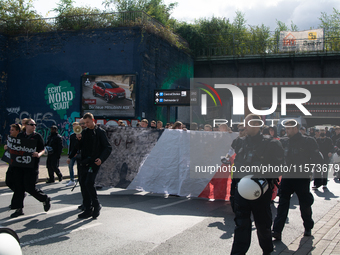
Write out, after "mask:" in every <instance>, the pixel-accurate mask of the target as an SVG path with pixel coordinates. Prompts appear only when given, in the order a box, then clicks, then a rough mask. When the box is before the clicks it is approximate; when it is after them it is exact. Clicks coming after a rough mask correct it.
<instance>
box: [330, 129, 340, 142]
mask: <svg viewBox="0 0 340 255" xmlns="http://www.w3.org/2000/svg"><path fill="white" fill-rule="evenodd" d="M334 132H335V134H334V135H333V136H332V142H333V144H334V145H335V144H336V141H337V140H338V139H340V126H336V127H334Z"/></svg>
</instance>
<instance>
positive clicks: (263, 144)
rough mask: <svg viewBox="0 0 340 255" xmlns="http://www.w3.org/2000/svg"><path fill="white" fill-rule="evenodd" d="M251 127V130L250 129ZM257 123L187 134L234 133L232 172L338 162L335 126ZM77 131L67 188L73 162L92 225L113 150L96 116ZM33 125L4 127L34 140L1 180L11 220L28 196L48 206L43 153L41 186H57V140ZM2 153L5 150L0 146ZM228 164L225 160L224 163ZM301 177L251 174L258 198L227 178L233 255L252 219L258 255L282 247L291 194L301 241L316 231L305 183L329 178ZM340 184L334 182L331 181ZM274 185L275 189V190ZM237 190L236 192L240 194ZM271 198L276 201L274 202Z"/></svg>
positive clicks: (201, 127) (339, 134) (245, 241)
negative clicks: (23, 160)
mask: <svg viewBox="0 0 340 255" xmlns="http://www.w3.org/2000/svg"><path fill="white" fill-rule="evenodd" d="M250 122H251V124H252V125H250V124H249V123H250ZM262 124H263V122H262V121H261V117H260V116H258V115H254V114H249V115H248V116H247V117H246V118H245V121H244V124H239V125H237V126H235V127H232V128H231V127H228V125H227V124H221V125H219V126H218V127H212V126H211V125H210V124H197V123H191V124H190V127H189V129H190V130H197V131H207V132H210V131H220V132H229V133H232V132H236V131H237V132H238V134H239V135H238V137H237V138H236V139H235V140H234V141H233V142H232V145H231V147H232V148H230V149H229V148H226V150H228V154H227V157H228V158H229V157H233V163H234V166H235V167H236V170H238V169H240V168H241V167H243V166H254V165H255V166H260V165H261V166H262V165H263V164H264V165H266V164H268V165H272V166H280V165H281V166H282V165H292V166H301V165H304V166H305V167H306V168H307V169H309V168H310V166H311V165H316V164H321V165H328V164H329V163H330V162H331V157H332V156H333V154H335V153H336V154H339V155H340V150H339V148H340V126H333V127H331V128H330V129H328V128H327V127H325V128H318V129H316V128H309V129H308V130H307V129H306V128H305V127H304V126H300V125H299V124H298V123H297V122H296V121H295V120H293V119H292V120H288V121H286V123H285V127H284V128H281V130H280V131H279V132H278V130H277V127H276V126H263V125H262ZM118 125H119V126H125V124H124V121H123V120H119V121H118ZM72 126H73V128H74V130H75V129H76V128H79V129H80V130H79V131H78V132H75V133H73V134H72V135H71V136H70V142H69V148H68V159H67V163H68V165H69V172H70V181H69V182H68V183H67V185H66V186H73V185H75V178H74V176H75V175H74V170H73V167H74V165H75V163H77V170H78V180H79V183H80V188H81V194H82V198H83V200H82V204H81V205H80V206H79V209H81V210H82V211H83V212H82V213H81V214H79V215H78V217H79V218H81V219H85V218H88V217H93V218H97V217H98V216H99V214H100V210H101V208H102V206H101V204H100V202H99V200H98V196H97V193H96V187H95V178H96V175H97V173H98V171H99V169H100V166H101V164H102V163H103V162H104V161H105V160H106V159H107V158H108V157H109V155H110V153H111V151H112V146H111V145H110V143H109V141H108V139H107V136H106V132H105V130H104V129H102V128H101V127H100V126H99V125H96V124H95V119H94V116H93V115H92V114H91V113H86V114H85V115H84V116H83V118H81V119H80V121H79V122H74V123H73V124H72ZM137 126H138V127H141V128H148V127H150V128H155V129H158V130H162V129H182V130H187V127H186V125H184V124H183V123H182V122H180V121H176V122H175V123H166V125H165V126H164V127H163V122H162V121H154V120H153V121H151V122H150V126H149V121H148V120H146V119H143V120H141V121H140V122H139V123H138V125H137ZM35 129H36V123H35V121H34V120H33V119H30V118H28V119H24V120H23V121H22V127H21V126H20V125H19V124H12V125H11V126H10V136H11V137H12V138H17V139H30V140H35V141H36V144H37V146H36V148H37V149H36V151H35V152H33V153H32V157H34V158H35V161H34V164H33V165H32V166H31V167H29V168H27V167H26V168H24V167H18V166H13V165H10V166H9V167H8V171H7V173H6V184H7V185H8V187H9V188H10V189H11V190H13V197H12V201H11V205H10V209H13V210H15V211H14V213H12V214H11V217H13V218H15V217H18V216H20V215H23V214H24V212H23V208H24V198H25V196H26V192H27V193H29V194H31V195H32V196H33V197H34V198H36V199H37V200H38V201H40V202H42V203H43V208H44V211H46V212H47V211H48V210H49V209H50V207H51V203H50V201H51V199H50V197H48V196H47V195H46V194H45V193H44V192H43V191H42V190H40V189H39V188H37V186H36V183H37V180H38V174H39V158H40V157H41V156H42V155H43V154H44V153H46V154H47V162H46V166H47V169H48V174H49V179H48V180H47V181H46V182H47V183H53V182H55V176H54V175H56V176H57V177H58V180H59V181H61V180H62V179H63V176H62V174H61V172H60V170H59V160H60V157H61V152H62V138H61V136H60V135H59V134H58V128H57V126H51V128H50V129H51V130H50V131H51V133H50V136H49V137H48V139H47V142H46V143H44V141H43V138H42V136H41V135H40V134H39V133H37V132H35ZM5 149H8V148H7V146H6V145H5ZM228 162H229V161H228ZM309 170H310V171H306V173H305V175H303V176H299V177H297V178H294V176H290V175H285V174H283V173H279V174H278V175H277V176H275V178H273V177H272V176H270V177H267V176H260V175H258V176H257V175H256V174H254V175H253V176H252V177H251V180H252V181H254V182H257V183H258V185H263V183H266V184H267V188H266V189H263V194H261V195H260V196H259V197H258V198H256V199H249V198H246V197H244V193H243V191H242V190H241V187H239V183H241V180H243V178H245V174H244V173H242V172H241V171H235V172H234V173H233V179H232V184H231V192H230V193H231V196H230V202H231V206H232V209H233V212H234V213H235V232H234V242H233V246H232V251H231V254H245V253H246V252H247V251H248V249H249V247H250V242H251V231H252V227H251V214H252V215H253V217H254V221H255V226H256V228H257V234H258V238H259V243H260V246H261V248H262V250H263V254H270V253H271V252H272V251H273V243H272V239H273V238H274V239H276V240H281V239H282V231H283V228H284V225H285V223H286V219H287V215H288V211H289V203H290V199H291V196H292V194H293V193H296V195H297V197H298V199H299V203H300V211H301V217H302V220H303V225H304V228H305V230H304V235H305V236H310V235H311V234H312V229H313V226H314V221H313V219H312V204H313V201H314V198H313V195H312V193H311V192H310V182H311V180H313V181H314V182H313V187H312V188H313V189H318V188H320V187H321V186H322V187H323V189H327V181H328V171H320V172H315V171H312V169H309ZM337 178H339V177H337ZM278 183H279V185H278ZM278 186H279V192H277V193H278V194H279V202H278V207H277V215H276V217H275V219H274V222H273V221H272V213H271V202H272V200H273V199H274V198H275V196H276V192H273V190H275V189H276V190H277V187H278ZM241 191H242V192H241ZM273 195H274V196H273Z"/></svg>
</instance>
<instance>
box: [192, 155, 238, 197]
mask: <svg viewBox="0 0 340 255" xmlns="http://www.w3.org/2000/svg"><path fill="white" fill-rule="evenodd" d="M235 156H236V154H234V155H233V156H232V157H231V158H230V162H231V166H232V165H233V164H234V159H235ZM221 167H228V165H225V164H222V165H221ZM230 188H231V173H230V172H223V171H217V173H216V174H215V175H214V177H213V178H212V179H211V180H210V182H209V183H208V184H207V186H205V188H204V190H203V191H202V192H201V194H199V196H198V197H202V198H208V199H220V200H225V201H229V198H230Z"/></svg>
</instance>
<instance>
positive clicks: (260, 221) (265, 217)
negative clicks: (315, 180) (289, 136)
mask: <svg viewBox="0 0 340 255" xmlns="http://www.w3.org/2000/svg"><path fill="white" fill-rule="evenodd" d="M244 122H245V127H244V129H245V132H246V135H247V136H246V137H245V139H241V138H239V139H238V142H235V143H234V149H235V153H236V157H235V160H234V167H235V169H236V171H235V172H234V174H233V181H232V187H231V192H230V194H231V197H230V201H231V204H232V208H233V211H234V213H235V218H234V221H235V230H234V242H233V246H232V250H231V254H246V253H247V251H248V249H249V247H250V243H251V232H252V221H251V214H252V215H253V218H254V222H255V226H256V229H257V236H258V239H259V243H260V246H261V248H262V251H263V254H270V253H271V252H272V251H273V243H272V235H271V225H272V214H271V208H270V204H271V196H272V185H269V186H270V187H269V188H268V189H267V191H265V192H264V194H263V195H262V196H260V197H258V198H257V199H255V200H249V199H246V198H244V197H242V195H241V193H240V192H239V183H240V180H241V178H242V177H244V176H246V175H249V171H244V169H249V168H251V167H253V166H257V167H259V168H261V166H262V165H266V166H271V167H275V166H280V165H282V164H283V157H284V151H283V148H282V145H281V143H280V142H279V141H278V140H275V139H272V138H265V137H264V136H263V135H262V134H261V132H260V126H261V125H262V124H263V122H262V120H261V117H260V116H258V115H255V114H249V115H248V116H247V117H246V118H245V120H244ZM241 129H243V128H241ZM239 130H240V129H239ZM234 141H235V140H234ZM242 169H243V170H242ZM253 177H254V178H255V179H256V178H266V181H267V183H271V181H272V180H271V176H269V175H268V177H269V178H267V175H264V174H262V173H257V174H256V173H254V175H253Z"/></svg>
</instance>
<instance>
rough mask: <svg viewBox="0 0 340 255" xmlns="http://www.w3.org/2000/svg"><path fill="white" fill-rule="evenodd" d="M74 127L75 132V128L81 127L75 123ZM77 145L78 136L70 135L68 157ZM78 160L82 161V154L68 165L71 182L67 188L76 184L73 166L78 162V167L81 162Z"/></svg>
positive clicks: (77, 155) (78, 154) (78, 153)
mask: <svg viewBox="0 0 340 255" xmlns="http://www.w3.org/2000/svg"><path fill="white" fill-rule="evenodd" d="M72 127H73V130H74V129H75V128H78V127H80V125H79V122H73V123H72ZM76 144H77V135H76V133H73V134H71V135H70V140H69V146H68V155H70V153H71V151H72V150H73V149H74V148H75V146H76ZM78 159H80V152H77V154H76V156H75V157H74V158H72V160H71V161H70V163H69V164H68V170H69V172H70V181H69V182H68V183H67V184H66V187H68V186H73V185H74V184H75V182H74V170H73V166H74V164H75V163H76V162H77V165H78V161H79V160H78Z"/></svg>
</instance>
